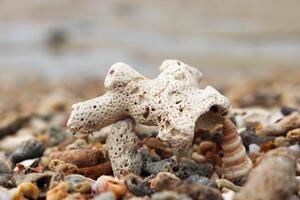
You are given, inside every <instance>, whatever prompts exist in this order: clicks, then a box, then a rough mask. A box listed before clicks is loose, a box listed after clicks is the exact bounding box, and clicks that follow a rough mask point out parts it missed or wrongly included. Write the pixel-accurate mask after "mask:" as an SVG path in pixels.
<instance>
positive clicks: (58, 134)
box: [48, 126, 72, 147]
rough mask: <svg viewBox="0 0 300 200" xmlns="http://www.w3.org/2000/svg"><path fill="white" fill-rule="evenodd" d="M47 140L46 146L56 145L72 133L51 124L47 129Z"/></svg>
mask: <svg viewBox="0 0 300 200" xmlns="http://www.w3.org/2000/svg"><path fill="white" fill-rule="evenodd" d="M48 134H49V140H48V146H49V147H53V146H56V145H59V144H60V143H62V142H63V141H65V140H66V139H67V138H70V137H72V133H70V132H68V131H65V130H64V129H62V128H61V127H59V126H52V127H50V129H49V133H48Z"/></svg>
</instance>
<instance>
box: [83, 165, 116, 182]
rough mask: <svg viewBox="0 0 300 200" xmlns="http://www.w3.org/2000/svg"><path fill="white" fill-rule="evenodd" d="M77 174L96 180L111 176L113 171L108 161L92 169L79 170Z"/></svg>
mask: <svg viewBox="0 0 300 200" xmlns="http://www.w3.org/2000/svg"><path fill="white" fill-rule="evenodd" d="M79 172H80V173H82V174H83V175H84V176H86V177H88V178H91V179H97V178H98V177H100V176H102V175H113V170H112V167H111V163H110V162H109V161H107V162H105V163H101V164H99V165H95V166H92V167H84V168H80V169H79Z"/></svg>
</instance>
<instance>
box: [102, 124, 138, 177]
mask: <svg viewBox="0 0 300 200" xmlns="http://www.w3.org/2000/svg"><path fill="white" fill-rule="evenodd" d="M133 124H134V123H133V121H132V119H130V118H127V119H124V120H120V121H118V122H116V123H114V124H113V126H112V131H111V134H109V135H108V138H107V140H106V145H107V147H108V152H109V158H110V161H111V164H112V168H113V172H114V175H115V176H116V177H118V178H121V177H124V176H125V175H127V174H129V173H134V174H140V173H141V168H142V162H141V159H140V157H139V156H138V154H137V149H136V146H137V136H136V135H135V133H134V132H133V130H132V129H133Z"/></svg>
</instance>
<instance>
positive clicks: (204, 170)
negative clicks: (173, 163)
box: [176, 158, 213, 179]
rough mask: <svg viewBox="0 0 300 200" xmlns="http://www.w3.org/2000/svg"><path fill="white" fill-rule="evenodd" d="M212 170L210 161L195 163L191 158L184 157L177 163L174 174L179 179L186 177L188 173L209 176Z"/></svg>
mask: <svg viewBox="0 0 300 200" xmlns="http://www.w3.org/2000/svg"><path fill="white" fill-rule="evenodd" d="M212 172H213V165H212V164H210V163H196V162H194V161H193V160H191V159H187V158H184V159H182V161H181V162H180V163H179V165H178V171H176V175H177V176H178V177H179V178H181V179H186V178H188V177H189V176H190V175H199V176H204V177H210V176H211V174H212Z"/></svg>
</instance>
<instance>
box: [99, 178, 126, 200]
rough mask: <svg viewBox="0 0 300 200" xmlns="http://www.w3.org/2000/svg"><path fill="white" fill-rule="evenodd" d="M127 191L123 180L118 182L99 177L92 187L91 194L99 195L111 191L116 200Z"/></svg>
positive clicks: (114, 179)
mask: <svg viewBox="0 0 300 200" xmlns="http://www.w3.org/2000/svg"><path fill="white" fill-rule="evenodd" d="M126 190H127V187H126V185H125V184H124V182H123V180H118V179H116V178H113V177H111V176H101V177H99V178H98V179H97V181H96V182H95V184H94V185H93V194H95V195H99V194H101V193H104V192H108V191H111V192H113V193H114V195H115V196H116V198H117V199H119V198H121V197H122V196H123V195H124V194H125V192H126Z"/></svg>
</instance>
